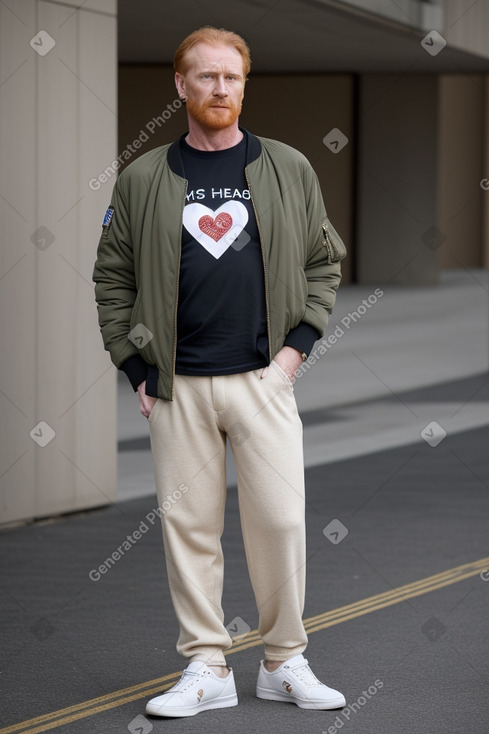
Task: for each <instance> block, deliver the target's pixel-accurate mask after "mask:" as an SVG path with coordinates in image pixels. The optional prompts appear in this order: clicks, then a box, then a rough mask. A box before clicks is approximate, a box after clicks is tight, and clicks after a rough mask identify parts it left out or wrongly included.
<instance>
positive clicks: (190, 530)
mask: <svg viewBox="0 0 489 734" xmlns="http://www.w3.org/2000/svg"><path fill="white" fill-rule="evenodd" d="M261 373H262V370H261V369H259V370H254V371H252V372H243V373H240V374H236V375H223V376H217V377H187V376H183V375H176V378H175V380H176V381H175V398H174V400H173V401H166V400H158V401H157V402H156V404H155V406H154V408H153V409H152V411H151V413H150V416H149V424H150V435H151V448H152V455H153V464H154V471H155V479H156V488H157V495H158V502H159V506H160V507H161V508H163V512H162V525H163V541H164V547H165V555H166V565H167V572H168V581H169V586H170V591H171V596H172V601H173V606H174V609H175V613H176V616H177V619H178V622H179V625H180V635H179V638H178V642H177V651H178V652H179V653H180V654H182V655H183V656H185V657H187V658H190V659H191V660H203V661H205V662H208V663H212V664H218V665H219V664H222V665H225V658H224V654H223V651H224V650H226V649H229V648H230V647H231V645H232V639H231V637H230V635H229V633H228V631H227V629H226V628H225V626H224V624H223V622H224V614H223V610H222V606H221V599H222V589H223V573H224V563H223V560H224V559H223V553H222V548H221V535H222V532H223V527H224V506H225V499H226V474H225V451H226V435H227V436H228V437H229V442H230V445H231V448H232V451H233V454H234V459H235V463H236V470H237V479H238V498H239V511H240V518H241V528H242V533H243V540H244V546H245V551H246V558H247V563H248V571H249V574H250V579H251V583H252V586H253V590H254V594H255V600H256V604H257V607H258V611H259V626H258V631H259V634H260V636H261V638H262V640H263V643H264V646H265V656H266V658H267V659H268V660H286V659H288V658H289V657H292V656H293V655H297V654H299V653H301V652H303V650H304V649H305V648H306V645H307V635H306V633H305V630H304V625H303V623H302V613H303V606H304V591H305V560H306V555H305V552H306V548H305V518H304V509H305V508H304V461H303V452H302V423H301V420H300V418H299V415H298V412H297V406H296V402H295V396H294V392H293V387H292V385H291V382H290V380H289V378H288V376H287V375H286V374H285V372H284V371H283V370H282V369H281V368H280V367H279V366H278V364H277V363H276V362H272V363H271V365H270V368H269V370H268V373H267V375H266V376H265V377H264V378H263V379H260V375H261Z"/></svg>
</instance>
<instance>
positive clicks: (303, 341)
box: [284, 321, 320, 355]
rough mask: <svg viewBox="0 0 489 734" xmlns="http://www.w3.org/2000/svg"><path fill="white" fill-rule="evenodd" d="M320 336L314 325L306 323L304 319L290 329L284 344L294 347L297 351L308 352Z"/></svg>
mask: <svg viewBox="0 0 489 734" xmlns="http://www.w3.org/2000/svg"><path fill="white" fill-rule="evenodd" d="M319 338H320V335H319V332H318V330H317V329H315V328H314V326H311V325H310V324H306V322H305V321H301V323H300V324H299V325H298V326H296V327H295V328H294V329H291V330H290V331H289V333H288V334H287V336H286V338H285V342H284V344H285V346H287V347H294V348H295V349H298V350H299V352H304V353H305V354H307V355H308V354H309V352H310V351H311V349H312V348H313V346H314V343H315V342H317V340H318V339H319Z"/></svg>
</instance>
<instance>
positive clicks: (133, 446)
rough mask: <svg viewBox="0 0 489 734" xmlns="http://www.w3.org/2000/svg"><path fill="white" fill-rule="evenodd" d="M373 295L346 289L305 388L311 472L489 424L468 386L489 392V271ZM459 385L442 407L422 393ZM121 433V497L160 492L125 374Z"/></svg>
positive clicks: (302, 382)
mask: <svg viewBox="0 0 489 734" xmlns="http://www.w3.org/2000/svg"><path fill="white" fill-rule="evenodd" d="M375 291H376V286H358V285H348V286H341V287H340V290H339V292H338V298H337V302H336V307H335V311H334V314H333V316H332V318H331V321H330V325H329V329H328V332H327V334H326V340H327V341H326V345H325V347H323V349H322V351H323V352H324V351H325V353H324V354H323V355H322V356H321V355H320V354H319V352H318V358H317V361H316V362H315V364H313V365H311V366H310V368H309V369H308V370H307V372H306V373H305V374H304V375H303V376H302V377H301V378H300V379H298V380H297V383H296V388H295V392H296V397H297V403H298V406H299V411H300V413H301V417H302V420H303V423H304V446H305V461H306V466H307V467H309V466H315V465H317V464H324V463H327V462H330V461H336V460H339V459H346V458H350V457H354V456H361V455H365V454H368V453H371V452H374V451H378V450H381V449H384V448H394V447H398V446H403V445H407V444H409V443H414V442H417V441H420V440H422V439H421V438H420V433H421V431H422V430H423V429H424V428H425V426H428V425H429V424H430V423H432V422H434V421H436V422H437V423H439V424H440V425H441V426H442V428H443V429H444V430H446V431H447V433H457V432H460V431H465V430H469V429H471V428H477V427H480V426H484V425H487V424H489V411H488V410H487V403H481V402H479V401H478V400H477V394H475V395H473V396H472V395H471V394H470V391H471V390H473V389H474V388H473V383H472V382H470V381H467V382H464V378H469V377H473V376H476V375H481V384H482V383H483V382H484V377H483V375H484V373H487V372H488V369H489V359H488V334H489V273H488V272H487V271H485V270H467V271H465V270H457V271H446V272H445V273H443V275H442V279H441V282H440V284H439V285H438V287H434V288H424V287H423V288H407V287H399V286H382V288H381V291H382V294H383V295H380V296H379V295H378V293H379V292H378V291H377V295H375ZM369 296H370V299H369ZM363 301H366V302H367V305H364V304H363ZM335 335H336V342H335V339H334V338H331V337H334V336H335ZM328 339H329V341H328ZM333 342H335V343H333ZM318 344H319V343H318ZM316 346H317V345H316ZM488 376H489V375H488ZM454 381H458V382H457V389H456V391H454V388H453V386H450V387H449V388H448V390H445V391H442V392H441V393H440V397H439V398H438V399H437V400H436V401H435V402H426V401H425V398H424V397H423V394H422V393H418V392H416V391H418V390H419V389H423V388H428V387H432V386H434V385H444V384H445V383H452V382H454ZM430 394H431V393H430ZM118 430H119V447H120V452H119V483H118V499H119V500H123V499H130V498H134V497H138V496H144V495H148V494H154V491H155V490H154V480H153V470H152V464H151V457H150V452H149V438H148V426H147V422H146V420H145V419H144V418H143V417H142V416H141V415H140V414H139V412H138V406H137V398H136V396H135V395H134V393H133V391H132V388H131V387H130V385H129V383H128V381H127V378H126V377H125V375H120V377H119V420H118ZM428 430H430V429H428ZM228 453H230V452H228ZM235 482H236V476H235V470H234V465H233V461H232V457H231V456H229V462H228V485H229V486H233V485H234V484H235Z"/></svg>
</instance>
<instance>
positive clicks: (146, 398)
mask: <svg viewBox="0 0 489 734" xmlns="http://www.w3.org/2000/svg"><path fill="white" fill-rule="evenodd" d="M145 391H146V380H145V381H144V382H142V383H141V384H140V385H139V386H138V397H139V410H140V411H141V413H142V414H143V415H144V417H145V418H148V416H149V414H150V413H151V411H152V410H153V406H154V404H155V403H156V401H157V400H158V398H152V397H151V395H146V392H145Z"/></svg>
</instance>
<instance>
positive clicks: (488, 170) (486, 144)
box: [481, 74, 489, 268]
mask: <svg viewBox="0 0 489 734" xmlns="http://www.w3.org/2000/svg"><path fill="white" fill-rule="evenodd" d="M484 85H485V95H484V103H485V104H484V118H483V119H484V126H483V129H484V140H483V164H482V165H483V168H482V172H483V173H482V179H481V189H482V192H483V195H482V266H483V267H484V268H489V74H486V77H485V80H484Z"/></svg>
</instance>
